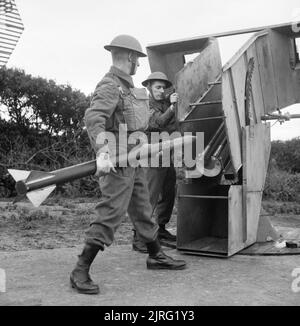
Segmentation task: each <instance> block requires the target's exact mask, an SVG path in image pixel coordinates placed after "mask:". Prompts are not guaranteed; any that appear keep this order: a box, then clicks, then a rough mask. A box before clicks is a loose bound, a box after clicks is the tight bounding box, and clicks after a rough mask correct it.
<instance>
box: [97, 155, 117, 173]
mask: <svg viewBox="0 0 300 326" xmlns="http://www.w3.org/2000/svg"><path fill="white" fill-rule="evenodd" d="M96 162H97V172H96V176H97V177H99V176H101V175H104V174H108V173H109V172H110V171H111V170H113V171H114V172H116V170H115V168H114V166H113V164H112V161H111V160H110V157H109V154H108V153H100V154H99V155H97V160H96Z"/></svg>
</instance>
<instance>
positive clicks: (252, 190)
mask: <svg viewBox="0 0 300 326" xmlns="http://www.w3.org/2000/svg"><path fill="white" fill-rule="evenodd" d="M270 149H271V136H270V125H269V124H267V125H265V124H262V123H259V124H256V125H254V126H248V127H245V128H244V129H243V219H244V224H243V227H244V228H243V235H244V241H246V245H247V246H249V245H251V244H253V243H254V242H255V241H256V238H257V230H258V223H259V216H260V211H261V200H262V193H263V189H264V184H265V179H266V175H267V169H268V162H269V154H270Z"/></svg>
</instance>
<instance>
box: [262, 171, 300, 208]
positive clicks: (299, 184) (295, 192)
mask: <svg viewBox="0 0 300 326" xmlns="http://www.w3.org/2000/svg"><path fill="white" fill-rule="evenodd" d="M264 199H272V200H277V201H287V202H298V203H300V174H299V173H298V174H290V173H288V172H286V171H282V170H279V169H278V168H277V167H272V166H271V167H270V169H269V171H268V175H267V179H266V184H265V189H264Z"/></svg>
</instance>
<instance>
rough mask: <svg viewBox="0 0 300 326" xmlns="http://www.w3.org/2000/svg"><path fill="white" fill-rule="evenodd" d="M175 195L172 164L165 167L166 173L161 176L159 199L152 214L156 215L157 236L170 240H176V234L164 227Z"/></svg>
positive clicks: (167, 221) (170, 212)
mask: <svg viewBox="0 0 300 326" xmlns="http://www.w3.org/2000/svg"><path fill="white" fill-rule="evenodd" d="M175 197H176V170H175V168H174V167H173V166H171V167H169V168H166V173H165V175H164V178H163V185H162V191H161V196H160V199H159V200H158V202H157V205H156V207H155V212H154V215H155V216H156V217H157V223H158V225H159V227H160V228H159V231H158V232H159V233H158V234H159V238H160V239H166V240H171V241H176V236H174V235H172V234H171V233H170V232H169V231H167V230H166V229H165V226H166V224H168V223H169V221H170V219H171V216H172V212H173V208H174V203H175Z"/></svg>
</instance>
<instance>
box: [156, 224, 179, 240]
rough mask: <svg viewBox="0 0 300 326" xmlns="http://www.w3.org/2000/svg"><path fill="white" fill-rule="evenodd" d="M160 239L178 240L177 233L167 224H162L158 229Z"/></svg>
mask: <svg viewBox="0 0 300 326" xmlns="http://www.w3.org/2000/svg"><path fill="white" fill-rule="evenodd" d="M158 239H159V240H167V241H172V242H173V241H176V235H173V234H172V233H170V232H169V231H168V230H167V229H166V226H165V225H162V224H160V225H159V229H158Z"/></svg>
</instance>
